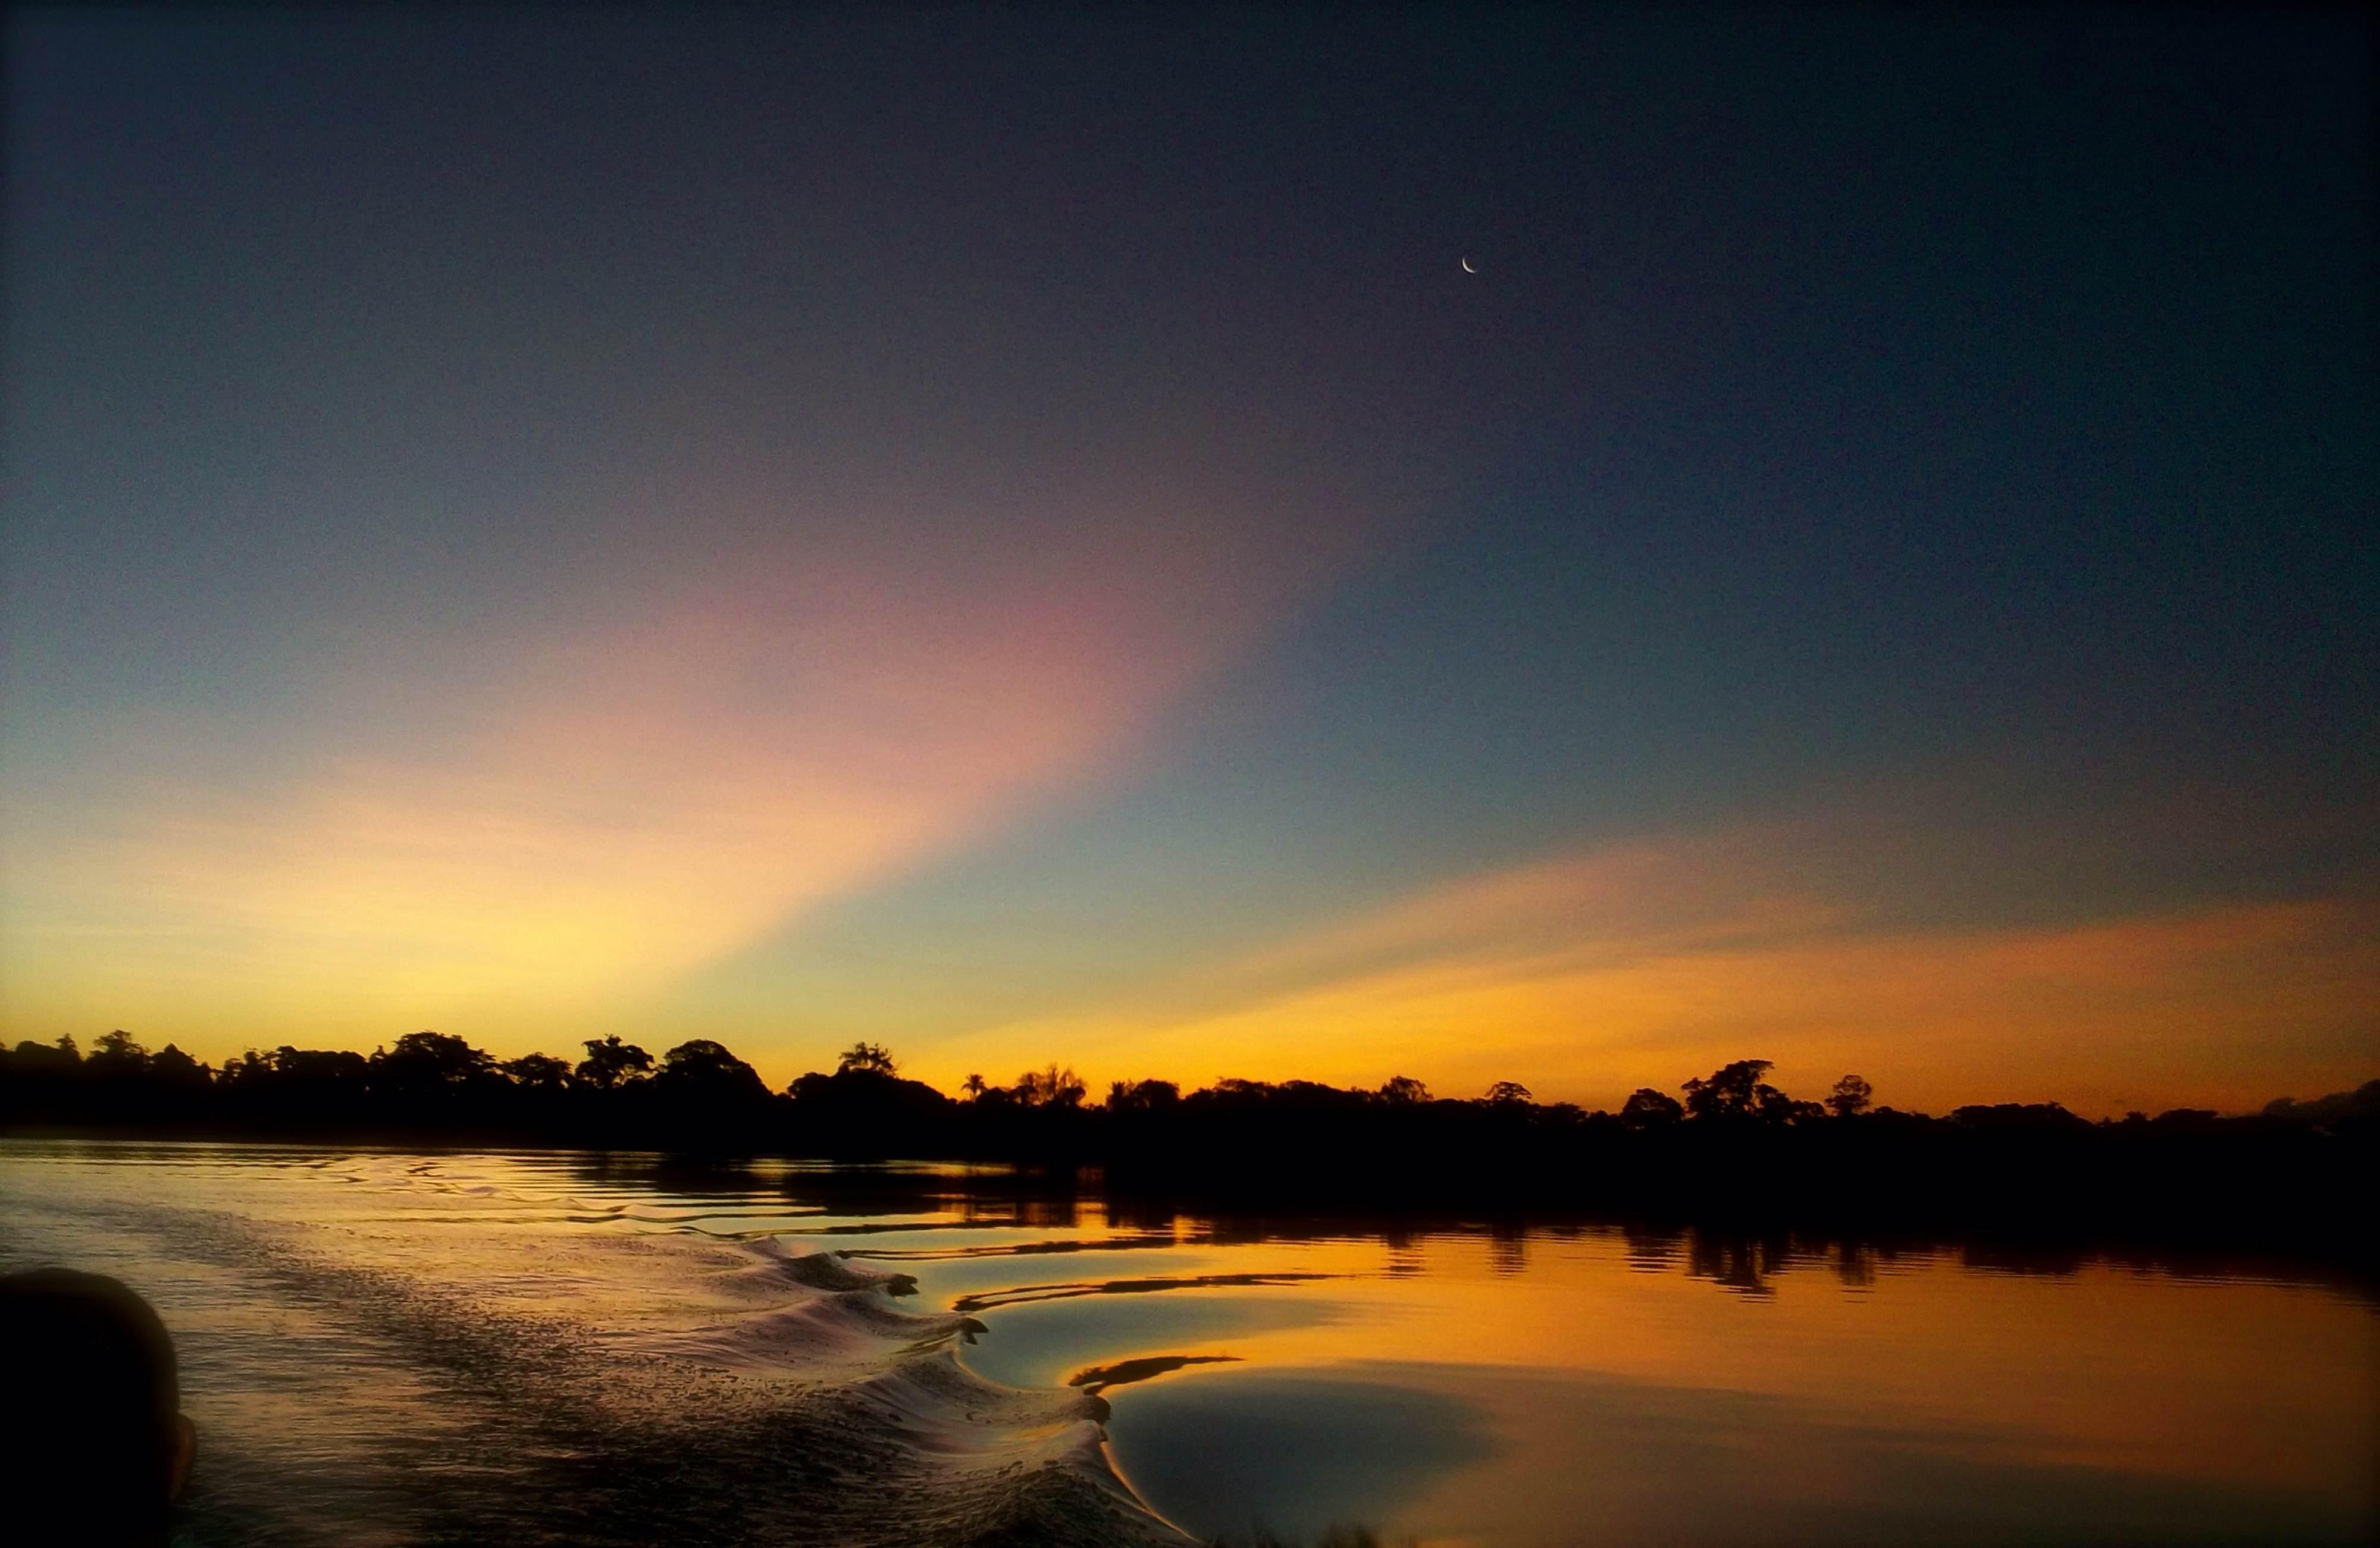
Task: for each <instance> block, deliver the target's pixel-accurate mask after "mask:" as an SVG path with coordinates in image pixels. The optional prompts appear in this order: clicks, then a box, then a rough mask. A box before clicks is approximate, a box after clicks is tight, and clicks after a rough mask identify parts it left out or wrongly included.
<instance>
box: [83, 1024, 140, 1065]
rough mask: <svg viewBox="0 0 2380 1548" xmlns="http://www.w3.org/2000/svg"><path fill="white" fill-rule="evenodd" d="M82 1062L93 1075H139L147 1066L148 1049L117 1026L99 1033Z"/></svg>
mask: <svg viewBox="0 0 2380 1548" xmlns="http://www.w3.org/2000/svg"><path fill="white" fill-rule="evenodd" d="M83 1063H84V1065H85V1066H86V1067H87V1068H88V1069H89V1070H91V1073H92V1074H94V1075H139V1074H141V1073H144V1072H145V1071H146V1070H148V1068H149V1050H148V1049H146V1048H144V1047H142V1046H140V1044H139V1043H138V1042H137V1041H135V1040H134V1038H133V1036H132V1034H130V1033H128V1032H126V1031H125V1030H124V1029H123V1028H122V1027H118V1028H116V1029H115V1031H114V1032H103V1033H102V1034H100V1035H99V1041H98V1042H96V1043H94V1044H92V1045H91V1057H90V1058H87V1059H85V1060H84V1061H83Z"/></svg>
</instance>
